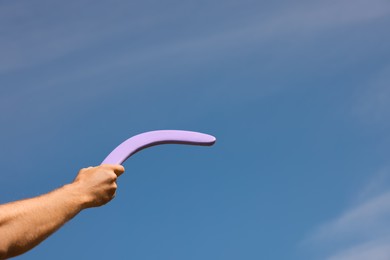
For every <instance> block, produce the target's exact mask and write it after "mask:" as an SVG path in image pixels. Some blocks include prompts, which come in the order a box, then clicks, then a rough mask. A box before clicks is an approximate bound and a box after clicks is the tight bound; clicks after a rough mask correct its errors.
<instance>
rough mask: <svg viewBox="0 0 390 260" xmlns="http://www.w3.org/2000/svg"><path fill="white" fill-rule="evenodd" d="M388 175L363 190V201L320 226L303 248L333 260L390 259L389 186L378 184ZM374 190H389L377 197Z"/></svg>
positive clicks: (379, 176)
mask: <svg viewBox="0 0 390 260" xmlns="http://www.w3.org/2000/svg"><path fill="white" fill-rule="evenodd" d="M384 175H387V176H388V175H389V172H386V173H383V172H381V173H380V174H378V175H377V176H376V177H375V178H374V179H373V180H372V181H370V182H369V184H368V185H367V187H365V188H364V189H362V190H363V193H364V198H365V199H364V200H363V201H360V202H359V203H357V204H356V205H355V206H353V207H351V208H349V209H347V210H346V211H345V212H344V213H342V214H341V215H340V216H339V217H337V218H335V219H333V220H331V221H329V222H327V223H325V224H322V225H320V226H319V227H318V228H316V229H315V230H314V231H313V232H312V233H311V234H310V235H309V236H308V237H307V238H306V239H305V240H304V242H303V244H304V245H310V246H314V247H315V248H320V249H321V250H325V251H326V252H327V253H326V254H327V255H328V257H327V258H326V259H329V260H335V259H343V260H348V259H354V260H356V259H359V260H360V259H361V260H363V259H364V260H370V259H390V191H389V187H388V186H389V183H388V181H387V182H383V183H382V184H378V182H379V181H380V180H384V177H383V176H384ZM385 179H386V180H388V178H385ZM374 186H375V187H381V189H382V188H383V187H385V186H387V190H386V191H384V192H382V193H380V194H377V192H376V191H374V190H372V188H373V187H374ZM370 194H371V195H370ZM322 258H325V257H322Z"/></svg>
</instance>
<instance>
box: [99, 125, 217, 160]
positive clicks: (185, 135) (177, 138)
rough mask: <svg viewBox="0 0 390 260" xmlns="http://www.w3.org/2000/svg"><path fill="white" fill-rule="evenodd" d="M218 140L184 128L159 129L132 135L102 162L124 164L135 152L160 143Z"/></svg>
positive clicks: (210, 141)
mask: <svg viewBox="0 0 390 260" xmlns="http://www.w3.org/2000/svg"><path fill="white" fill-rule="evenodd" d="M215 142H216V138H215V137H214V136H212V135H208V134H203V133H199V132H192V131H183V130H158V131H151V132H145V133H142V134H139V135H135V136H133V137H130V138H129V139H127V140H126V141H124V142H123V143H121V144H120V145H118V146H117V147H116V148H115V149H114V150H113V151H112V152H111V153H110V154H109V155H108V156H107V157H106V158H105V159H104V160H103V162H102V163H101V164H122V163H123V162H125V161H126V160H127V159H128V158H129V157H130V156H132V155H133V154H135V153H137V152H139V151H141V150H143V149H145V148H148V147H151V146H155V145H160V144H189V145H203V146H211V145H213V144H214V143H215Z"/></svg>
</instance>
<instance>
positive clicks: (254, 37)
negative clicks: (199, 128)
mask: <svg viewBox="0 0 390 260" xmlns="http://www.w3.org/2000/svg"><path fill="white" fill-rule="evenodd" d="M24 3H25V4H23V5H22V4H20V3H12V4H9V6H6V8H4V7H2V8H1V9H2V11H1V13H0V16H2V15H4V16H3V18H2V20H3V23H2V24H3V27H2V28H1V31H2V32H3V33H5V34H3V35H4V37H2V38H1V40H0V47H1V48H0V49H1V50H2V53H1V56H2V59H1V61H0V71H3V72H4V71H7V70H10V69H17V68H23V67H27V66H33V65H35V64H38V63H42V62H45V61H50V60H52V59H55V58H58V57H61V56H63V55H66V54H69V53H71V52H73V51H75V50H80V49H83V48H87V47H89V46H92V45H94V44H95V43H96V42H99V41H102V40H104V39H105V40H107V39H108V38H110V37H111V38H113V39H118V40H121V39H120V38H118V37H119V36H121V35H122V36H123V35H129V37H130V38H131V37H132V36H133V37H134V39H136V37H140V36H141V37H142V36H144V37H147V35H140V34H141V33H142V31H143V30H144V31H145V30H154V29H159V28H162V29H163V30H168V28H164V24H165V25H166V26H169V23H168V22H167V20H168V18H167V15H163V14H160V15H158V13H152V14H149V15H148V14H145V15H143V16H142V15H139V14H138V15H137V14H135V13H130V14H129V13H126V12H124V11H122V12H120V10H121V9H122V10H127V9H131V8H134V7H132V6H127V5H125V6H123V3H122V2H120V1H119V2H118V3H119V4H118V3H117V6H114V8H113V7H112V6H110V9H113V10H115V11H112V12H110V13H107V12H105V7H104V6H102V5H100V6H98V7H99V8H100V9H99V8H97V7H96V3H94V2H93V3H91V2H90V1H86V0H85V1H80V3H78V4H73V5H70V7H67V8H65V6H60V7H56V6H54V5H49V3H48V2H45V1H44V2H40V4H36V3H35V4H32V3H29V2H24ZM47 5H49V6H47ZM91 5H93V6H94V8H93V9H91V8H90V6H91ZM121 5H122V6H121ZM49 8H53V10H55V11H56V12H54V15H55V16H54V17H53V15H52V16H50V15H49V16H48V15H47V10H48V9H49ZM59 8H64V9H65V10H63V11H62V12H59V11H58V9H59ZM254 8H255V9H256V8H257V9H259V10H260V9H261V6H254ZM14 13H17V14H18V15H17V16H16V17H18V18H20V19H15V15H10V14H14ZM178 13H179V12H178ZM389 13H390V3H389V2H388V1H384V0H374V1H368V0H358V1H352V0H343V1H327V2H323V1H319V2H318V1H317V2H302V3H300V4H297V5H295V6H292V7H291V6H288V7H287V8H281V9H277V10H276V11H274V13H272V14H267V15H258V14H252V16H250V17H245V16H236V17H234V18H233V19H234V20H235V22H234V23H232V22H231V21H230V20H231V19H232V17H221V19H222V20H225V21H226V24H227V25H228V26H225V27H223V26H217V27H212V26H210V28H214V29H213V30H207V29H206V30H202V31H203V32H200V33H193V34H192V36H188V34H184V33H180V32H179V33H178V34H176V35H173V36H171V37H168V38H167V40H166V41H165V42H159V43H156V44H151V43H148V44H146V46H145V47H144V48H127V49H126V48H125V49H123V52H121V53H117V54H113V55H110V58H109V60H107V61H106V62H104V64H105V65H106V66H107V67H108V68H110V67H113V66H120V65H121V64H123V63H126V64H127V63H128V62H129V57H134V56H136V58H135V59H134V62H137V61H138V62H139V60H140V59H141V60H149V59H150V58H151V57H152V58H153V59H159V58H161V57H162V56H163V57H166V56H169V57H171V56H175V55H180V54H182V53H184V54H188V53H191V57H197V55H198V54H199V52H201V53H203V54H205V53H207V54H209V55H210V54H211V55H217V56H218V55H220V54H221V52H223V53H224V54H227V53H228V52H229V51H231V50H232V49H235V48H237V47H238V46H242V45H244V46H243V47H245V46H246V44H249V43H252V44H253V43H256V42H259V41H260V42H264V41H272V39H273V38H274V37H279V36H281V35H283V36H291V34H295V33H298V34H300V35H301V36H307V37H309V36H310V35H307V34H308V33H319V30H324V29H329V28H333V27H337V26H348V25H351V24H359V23H362V22H367V21H371V20H373V19H377V18H380V17H382V16H384V15H387V14H389ZM177 18H178V19H180V17H177ZM170 19H172V18H170ZM229 21H230V22H229ZM6 25H7V26H6ZM194 35H195V36H194ZM256 47H258V46H256ZM252 48H253V47H252ZM209 55H204V57H210V56H209ZM137 57H138V58H137ZM101 69H102V68H99V67H97V70H101Z"/></svg>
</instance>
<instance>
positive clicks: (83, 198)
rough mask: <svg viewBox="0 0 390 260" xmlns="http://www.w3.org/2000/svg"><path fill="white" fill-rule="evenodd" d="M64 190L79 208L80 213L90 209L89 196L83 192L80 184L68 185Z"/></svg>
mask: <svg viewBox="0 0 390 260" xmlns="http://www.w3.org/2000/svg"><path fill="white" fill-rule="evenodd" d="M63 189H64V190H65V191H66V192H67V195H68V196H69V198H71V200H72V201H73V202H74V203H75V204H76V205H77V206H78V207H79V210H80V211H81V210H83V209H86V208H89V207H90V206H89V205H90V204H91V201H90V199H89V196H87V195H86V194H85V193H84V192H83V189H82V188H81V186H80V185H79V183H77V182H73V183H70V184H67V185H65V186H64V187H63Z"/></svg>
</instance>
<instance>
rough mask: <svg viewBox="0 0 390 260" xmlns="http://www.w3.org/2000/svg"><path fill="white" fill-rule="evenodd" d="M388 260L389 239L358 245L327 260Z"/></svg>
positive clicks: (389, 254) (389, 253) (389, 255)
mask: <svg viewBox="0 0 390 260" xmlns="http://www.w3.org/2000/svg"><path fill="white" fill-rule="evenodd" d="M373 259H375V260H388V259H390V238H388V237H386V238H382V239H379V240H378V241H372V242H369V243H363V244H359V245H357V246H353V247H352V248H348V249H346V250H343V251H341V252H338V253H337V254H335V255H333V256H330V257H329V258H328V260H373Z"/></svg>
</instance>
